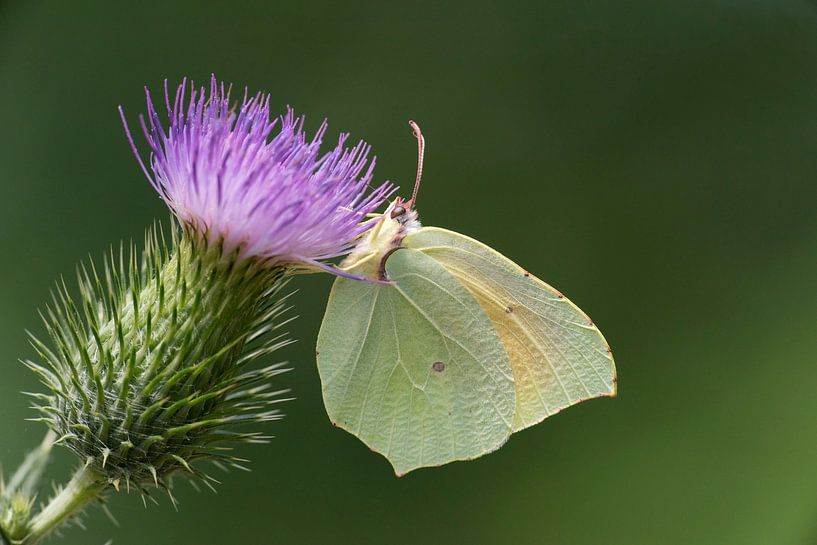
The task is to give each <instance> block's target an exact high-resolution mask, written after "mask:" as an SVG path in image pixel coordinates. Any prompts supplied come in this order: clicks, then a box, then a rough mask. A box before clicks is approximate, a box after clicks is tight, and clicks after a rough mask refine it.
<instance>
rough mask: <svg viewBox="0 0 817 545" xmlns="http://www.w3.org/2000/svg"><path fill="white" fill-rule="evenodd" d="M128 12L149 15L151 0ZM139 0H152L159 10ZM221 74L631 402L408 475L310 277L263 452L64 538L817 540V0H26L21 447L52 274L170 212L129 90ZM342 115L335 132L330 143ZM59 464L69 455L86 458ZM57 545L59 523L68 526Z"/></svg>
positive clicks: (0, 113) (15, 313)
mask: <svg viewBox="0 0 817 545" xmlns="http://www.w3.org/2000/svg"><path fill="white" fill-rule="evenodd" d="M131 4H133V5H131ZM137 4H138V5H137ZM210 72H215V73H216V74H217V75H218V76H219V77H220V78H223V79H225V80H227V81H232V82H234V83H236V84H237V85H238V86H240V87H243V86H244V85H246V86H249V87H250V89H251V90H259V89H261V90H268V91H270V92H271V93H272V97H273V102H274V103H275V104H276V105H277V106H278V107H279V109H283V108H284V106H285V105H287V104H291V105H293V106H294V107H296V108H297V110H298V111H299V112H302V113H305V114H306V115H307V117H308V120H309V125H310V127H311V128H313V129H314V128H315V127H316V126H317V124H318V123H319V121H320V120H321V119H322V118H323V117H324V116H326V117H328V118H329V119H330V129H331V130H332V131H338V130H347V131H351V132H352V134H353V136H354V137H363V138H365V139H367V140H368V141H369V142H370V143H371V144H372V145H373V146H374V148H375V150H376V152H377V154H378V168H377V171H376V172H377V176H378V179H380V180H383V179H386V178H388V179H392V180H395V181H397V182H399V183H401V184H402V185H403V187H404V188H405V191H407V190H408V187H407V186H408V185H410V184H411V182H412V181H413V175H414V165H415V143H414V140H413V138H412V137H411V133H410V131H409V129H408V127H407V126H406V120H408V119H409V118H413V119H416V120H417V121H419V122H420V124H421V125H422V127H423V129H424V132H425V134H426V139H427V141H428V151H427V170H426V178H425V182H426V183H425V185H424V187H423V190H422V192H421V194H420V199H419V204H420V210H421V215H422V219H423V220H424V221H425V223H426V224H428V225H440V226H445V227H448V228H451V229H455V230H458V231H461V232H464V233H467V234H469V235H471V236H474V237H476V238H478V239H480V240H483V241H485V242H486V243H488V244H490V245H491V246H494V247H496V248H498V249H500V250H501V251H503V252H504V253H505V254H506V255H508V256H509V257H511V258H513V259H515V260H516V261H518V262H519V263H520V264H522V265H523V266H525V267H526V268H528V269H529V270H531V271H533V272H535V273H536V274H537V275H539V276H541V277H542V278H543V279H545V280H546V281H548V282H550V283H551V284H553V285H554V286H556V287H558V288H559V289H560V290H562V291H564V292H565V293H567V294H568V295H569V296H570V297H571V298H572V299H573V300H574V301H575V302H576V303H578V304H579V305H580V306H581V307H582V308H583V309H584V310H586V311H587V312H588V313H589V314H590V315H591V316H592V317H593V318H594V320H595V321H596V323H597V324H599V326H600V328H601V329H602V330H603V331H604V333H605V335H606V337H607V339H608V340H609V341H610V343H611V345H612V347H613V352H614V355H615V356H616V361H617V364H618V369H619V397H618V398H617V399H615V400H609V399H603V400H595V401H591V402H588V403H585V404H582V405H579V406H577V407H575V408H572V409H570V410H568V411H566V412H564V413H562V414H559V415H558V416H556V417H554V418H552V419H549V420H547V421H545V423H543V424H542V425H539V426H537V427H535V428H532V429H530V430H528V431H525V432H524V433H521V434H519V435H515V436H514V437H513V438H512V439H511V441H510V442H509V443H508V444H507V445H506V446H505V447H504V448H502V449H501V450H500V451H498V452H496V453H494V454H491V455H490V456H487V457H484V458H482V459H479V460H476V461H473V462H469V463H456V464H452V465H450V466H447V467H443V468H439V469H427V470H421V471H418V472H416V473H413V474H410V475H408V476H407V477H404V478H401V479H397V478H395V477H394V475H393V474H392V473H391V470H390V468H389V466H388V464H387V463H386V461H385V460H384V459H382V458H380V457H379V456H378V455H376V454H373V453H371V452H370V451H369V450H368V449H367V448H366V447H365V446H363V445H362V444H361V443H359V442H358V441H357V440H356V439H355V438H353V437H352V436H351V435H348V434H346V433H345V432H343V431H341V430H339V429H334V428H333V427H332V426H331V425H330V424H329V421H328V419H327V417H326V414H325V412H324V409H323V404H322V400H321V395H320V383H319V380H318V374H317V370H316V367H315V362H314V355H313V354H314V353H313V347H314V343H315V338H316V335H317V331H318V327H319V324H320V320H321V317H322V313H323V308H324V304H325V301H326V297H327V295H328V292H329V287H330V285H331V281H332V280H331V278H329V277H328V276H316V277H308V278H299V279H298V281H297V287H298V288H299V290H300V291H299V293H298V295H297V296H296V304H297V312H298V313H299V314H300V318H299V319H298V320H297V322H296V323H295V324H294V325H293V327H292V331H293V334H294V336H295V337H296V338H297V339H298V340H299V342H298V344H297V345H295V346H293V347H290V348H288V349H287V350H286V353H285V354H282V355H281V357H283V358H286V359H288V360H290V361H291V362H292V366H293V368H294V371H293V372H292V373H290V374H288V375H285V376H284V377H283V378H281V384H282V385H285V386H287V387H291V388H292V389H293V390H294V393H295V395H296V396H297V400H296V401H294V402H291V403H289V404H288V405H287V407H286V412H287V414H288V416H287V418H286V420H284V421H282V422H280V423H275V424H274V425H272V426H270V427H269V428H268V430H267V431H270V432H271V433H274V434H275V435H276V436H277V438H276V439H275V440H274V441H273V443H272V444H271V445H269V446H261V447H247V448H242V450H241V454H242V455H246V456H247V457H250V458H252V460H253V463H252V467H253V472H252V473H249V474H245V473H240V472H238V473H232V474H229V475H225V476H224V477H223V479H222V480H223V483H224V484H223V485H222V486H220V487H219V489H218V494H216V495H214V494H211V493H196V492H195V491H194V490H192V489H191V488H189V487H188V486H187V485H186V484H184V483H180V486H179V490H178V493H177V495H178V497H179V499H180V500H181V508H180V511H179V512H178V513H176V512H174V511H173V509H172V507H171V505H170V502H169V501H166V500H163V501H162V505H160V506H158V507H157V506H149V507H148V508H147V509H145V508H143V506H142V502H141V501H140V499H139V497H138V495H135V494H131V495H130V496H128V495H126V494H118V495H115V496H113V497H112V502H111V503H112V505H111V508H112V511H113V512H114V513H115V514H116V515H117V517H118V519H119V521H120V524H121V527H119V528H116V527H114V526H113V524H112V523H111V522H110V521H108V520H107V519H106V517H105V516H104V514H103V513H102V512H101V511H100V510H99V509H97V508H93V509H91V510H90V512H89V516H88V517H87V520H86V522H87V526H88V531H87V532H83V531H81V530H79V529H76V528H72V529H68V530H66V531H65V532H64V539H63V540H62V541H60V543H66V544H78V545H79V544H82V545H88V544H91V545H94V544H98V545H102V544H103V543H104V542H105V541H106V540H107V539H108V538H109V537H112V538H114V543H115V544H123V545H126V544H137V543H153V544H156V545H164V544H192V543H275V544H314V543H321V544H330V543H331V544H336V543H337V544H383V543H394V544H414V543H452V544H454V543H469V544H489V543H490V544H497V543H549V544H550V543H552V544H561V545H584V544H586V545H597V544H600V543H605V544H614V545H619V544H621V545H637V544H647V545H655V544H656V543H667V544H718V545H723V544H767V543H769V544H779V545H785V544H809V543H817V425H816V424H817V335H815V324H816V323H817V7H815V4H814V3H813V2H804V1H786V0H766V1H763V0H753V1H750V0H743V1H729V0H721V1H715V0H712V1H707V2H704V1H684V2H680V1H677V0H674V1H661V0H617V1H612V0H611V1H583V0H569V1H568V0H565V1H549V2H527V3H515V2H484V1H470V2H463V3H459V4H446V5H444V4H443V3H438V2H433V3H417V4H413V3H407V2H404V3H384V2H370V3H358V2H342V3H341V2H315V1H313V2H286V3H283V2H281V3H276V2H262V1H259V2H243V1H234V2H229V3H226V2H223V3H222V2H209V3H194V2H138V3H136V2H133V3H124V2H123V3H120V4H119V5H112V3H107V2H81V1H75V2H70V3H69V2H58V1H52V2H35V1H32V2H22V1H18V2H10V1H7V0H4V1H2V4H0V184H1V185H0V187H2V193H0V195H2V197H0V248H2V252H1V253H0V255H1V256H2V257H1V258H0V259H1V260H2V261H0V264H2V266H0V300H1V301H2V305H1V306H0V460H2V462H3V464H4V466H5V467H6V468H11V467H12V466H14V465H16V464H17V463H18V462H19V461H20V459H21V457H22V456H23V454H24V452H25V451H26V449H27V448H29V447H30V446H33V445H34V444H35V443H36V442H37V441H39V439H40V437H41V435H42V433H43V429H42V428H41V426H40V425H38V424H32V423H26V422H24V419H25V418H27V417H31V416H33V413H32V411H30V410H29V409H28V408H27V405H28V401H27V399H26V398H25V397H24V396H23V395H21V394H20V392H21V391H30V390H36V389H38V385H37V384H36V381H35V380H34V377H33V375H32V374H31V373H29V372H28V371H27V370H26V369H24V368H23V366H22V365H20V364H19V363H17V358H19V357H30V356H31V355H32V350H31V349H30V348H28V347H27V344H26V341H25V335H24V330H25V329H31V330H33V331H35V332H42V328H41V326H40V325H39V322H38V318H37V314H36V309H37V308H38V307H39V306H41V305H42V304H44V303H45V302H46V299H47V295H48V291H49V289H50V287H51V286H52V285H53V282H54V281H55V280H56V279H57V278H58V277H59V276H60V275H63V274H64V275H66V276H68V277H70V276H71V275H72V274H73V268H74V265H75V264H76V263H77V262H79V261H80V260H82V259H84V258H86V257H87V256H88V255H89V254H90V255H93V256H99V255H100V254H101V253H102V252H104V251H105V250H106V248H108V245H109V244H111V243H116V242H118V241H119V240H120V239H122V238H126V239H127V238H131V237H135V238H137V239H138V238H140V237H141V234H142V232H143V229H144V228H145V227H146V226H147V225H148V224H149V223H150V222H151V221H152V220H153V219H154V218H157V217H158V218H165V217H166V212H165V210H164V208H163V206H162V204H161V202H160V201H159V199H158V198H157V197H156V195H155V194H154V193H153V192H152V190H151V189H150V188H149V186H148V184H147V182H146V181H145V179H144V178H143V177H142V175H141V173H140V171H139V169H138V167H137V164H136V162H135V160H134V158H133V157H132V155H131V153H130V150H129V148H128V146H127V144H126V141H125V138H124V136H123V132H122V129H121V126H120V122H119V119H118V116H117V113H116V106H117V105H118V104H122V105H123V106H124V107H125V109H126V111H127V112H128V114H129V116H130V117H131V118H135V116H136V115H137V114H138V113H139V112H141V111H143V109H144V105H143V98H142V86H143V84H148V85H150V86H151V87H152V88H154V89H158V88H159V86H160V85H161V82H162V80H163V78H169V79H170V80H171V82H176V81H178V80H179V79H180V78H181V77H182V76H185V75H187V76H192V77H193V78H195V79H197V80H200V81H203V80H204V79H205V78H206V77H207V76H208V75H209V74H210ZM332 134H334V132H333V133H332ZM60 454H61V455H60V457H59V460H58V463H56V464H55V465H54V466H53V473H52V474H53V475H54V478H55V479H57V480H61V479H63V478H64V477H66V476H67V475H68V472H69V470H70V465H71V464H72V463H73V462H72V460H71V459H70V456H68V455H67V454H66V453H60ZM53 542H55V543H56V542H58V541H57V540H53Z"/></svg>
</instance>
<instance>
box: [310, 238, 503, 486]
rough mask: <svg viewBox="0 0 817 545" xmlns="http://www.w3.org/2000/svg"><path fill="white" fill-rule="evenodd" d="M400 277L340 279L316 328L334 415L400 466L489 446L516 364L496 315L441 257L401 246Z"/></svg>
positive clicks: (499, 439)
mask: <svg viewBox="0 0 817 545" xmlns="http://www.w3.org/2000/svg"><path fill="white" fill-rule="evenodd" d="M386 271H387V273H388V275H389V278H390V279H392V280H393V281H395V284H394V285H378V284H371V283H365V282H360V281H355V280H349V279H344V278H339V279H337V280H336V281H335V284H334V286H333V288H332V293H331V295H330V299H329V304H328V306H327V310H326V315H325V316H324V321H323V324H322V326H321V332H320V334H319V336H318V369H319V372H320V375H321V382H322V383H323V396H324V403H325V405H326V409H327V412H328V413H329V417H330V418H331V419H332V421H333V422H334V423H335V424H337V425H338V426H340V427H342V428H344V429H346V430H347V431H349V432H351V433H352V434H354V435H356V436H357V437H358V438H360V439H361V440H362V441H363V442H364V443H366V444H367V445H368V446H369V447H370V448H372V449H373V450H375V451H376V452H379V453H381V454H383V455H384V456H386V458H388V460H389V461H390V462H391V463H392V465H393V466H394V468H395V471H396V472H397V473H398V474H403V473H406V472H408V471H411V470H412V469H416V468H418V467H425V466H434V465H440V464H445V463H447V462H451V461H454V460H465V459H470V458H475V457H477V456H480V455H483V454H486V453H488V452H491V451H493V450H495V449H497V448H498V447H500V446H501V445H502V444H503V443H504V442H505V441H506V439H507V438H508V435H509V434H510V432H511V429H512V426H513V418H514V414H515V397H516V394H515V389H514V385H513V372H512V370H511V367H510V362H509V359H508V355H507V353H506V351H505V348H504V346H503V343H502V341H501V340H500V337H499V335H498V334H497V331H496V330H495V328H494V326H493V324H492V323H491V320H490V319H489V318H488V316H487V315H486V314H485V312H484V311H483V308H482V307H481V306H480V304H479V303H478V302H477V300H476V299H475V298H474V296H473V295H472V293H471V292H469V290H467V289H465V287H463V285H462V284H461V283H460V282H459V281H458V280H457V279H456V278H455V277H454V276H453V275H452V274H451V273H450V272H448V271H446V269H445V267H443V266H442V265H441V263H439V262H437V261H436V260H435V259H432V258H431V257H429V256H428V255H425V254H424V253H422V252H419V251H415V250H411V249H401V250H398V251H397V252H395V253H393V254H392V255H391V256H390V257H389V259H388V260H387V262H386Z"/></svg>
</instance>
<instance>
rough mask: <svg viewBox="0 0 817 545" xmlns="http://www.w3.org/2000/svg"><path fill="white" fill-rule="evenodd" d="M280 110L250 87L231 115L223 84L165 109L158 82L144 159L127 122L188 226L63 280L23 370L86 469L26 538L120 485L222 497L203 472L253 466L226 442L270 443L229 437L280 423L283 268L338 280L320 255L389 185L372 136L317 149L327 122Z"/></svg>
mask: <svg viewBox="0 0 817 545" xmlns="http://www.w3.org/2000/svg"><path fill="white" fill-rule="evenodd" d="M269 103H270V99H269V96H268V95H262V94H257V95H255V96H252V97H248V96H247V95H246V94H245V96H244V98H243V100H242V102H241V104H240V105H238V106H236V107H232V106H231V104H230V91H229V90H226V91H225V87H224V85H223V84H219V83H218V82H217V81H216V80H215V78H213V79H212V80H211V82H210V90H209V95H208V94H206V93H205V91H204V89H199V90H198V91H197V90H195V89H192V90H191V91H190V93H189V97H188V95H187V83H186V82H183V83H182V84H181V85H180V86H179V87H178V89H177V91H176V93H175V95H174V97H173V99H172V101H171V96H170V93H168V91H167V85H165V105H166V108H167V112H168V117H169V119H170V123H169V128H168V129H167V130H165V129H164V128H163V126H162V124H161V121H160V118H159V115H158V113H157V112H156V110H155V108H154V106H153V103H152V101H151V97H150V93H149V92H148V93H147V117H146V118H141V125H142V128H143V130H144V133H145V137H146V138H147V141H148V144H149V147H150V151H151V153H150V158H149V160H148V162H147V165H146V164H145V163H144V162H143V161H142V159H141V158H140V155H139V153H138V151H137V150H136V146H135V144H134V141H133V138H132V137H131V133H130V131H129V130H128V127H127V123H125V131H126V134H127V137H128V140H129V142H130V144H131V146H132V148H133V149H134V152H135V153H136V156H137V159H138V160H139V164H140V165H141V167H142V169H143V171H144V173H145V175H146V176H147V177H148V179H149V180H150V182H151V184H152V185H153V187H154V188H155V189H156V190H157V191H158V192H159V194H160V196H161V197H162V199H164V201H165V202H166V203H167V205H168V206H169V208H170V209H171V210H172V212H173V213H174V215H175V216H176V218H177V219H178V221H179V224H180V225H178V226H177V225H176V224H175V223H174V226H173V228H172V236H171V241H170V243H169V244H168V243H167V242H166V241H165V237H164V236H163V235H162V234H161V233H160V231H159V230H157V229H156V228H154V229H152V230H149V231H148V233H147V235H146V237H145V246H144V250H143V251H142V252H141V255H140V253H139V252H137V251H136V249H135V247H133V246H131V247H130V249H129V250H127V251H126V250H125V249H121V250H120V252H119V254H118V255H117V254H115V253H114V252H112V253H111V256H110V258H109V259H107V260H106V262H105V267H104V269H103V270H102V271H101V272H100V271H98V270H97V269H96V268H95V267H94V265H93V264H90V265H88V266H82V267H80V269H79V273H78V284H79V297H77V298H74V297H72V296H71V294H70V290H69V289H68V288H67V287H66V285H65V283H61V284H60V285H59V286H58V289H57V291H56V293H55V294H54V297H53V303H52V304H51V305H50V306H49V307H48V308H47V309H46V311H45V313H44V321H45V324H46V327H47V329H48V333H49V336H50V340H51V342H50V343H45V342H43V341H41V340H39V339H37V338H36V337H33V336H32V344H33V346H34V347H35V349H36V351H37V353H38V355H39V361H27V362H26V364H27V365H28V366H29V367H30V368H31V369H32V370H34V372H35V373H37V374H38V375H39V377H40V379H41V381H42V382H43V383H44V384H45V385H46V386H47V388H48V390H49V392H48V393H46V394H34V396H35V398H36V400H37V409H38V410H39V411H40V412H41V413H42V420H43V421H45V422H46V423H48V425H49V427H50V428H51V429H52V430H53V431H54V432H55V433H56V434H57V436H58V437H59V439H58V440H57V442H58V443H62V444H64V445H66V446H67V447H68V448H69V449H71V450H72V451H73V452H75V453H76V454H77V456H78V457H79V459H80V460H81V461H82V464H83V465H82V467H81V469H80V470H78V471H77V473H76V474H75V475H74V478H73V479H72V480H71V481H70V482H69V483H68V484H67V486H66V487H65V488H64V489H63V490H62V491H61V492H59V493H58V494H57V496H56V497H55V498H54V499H53V500H52V501H51V502H50V503H49V504H48V505H47V506H46V508H45V509H44V510H43V511H41V512H40V513H39V514H38V515H36V516H35V517H34V518H32V519H31V520H30V521H28V520H26V521H22V522H18V523H16V526H15V528H22V529H23V530H25V531H23V530H17V531H15V535H17V536H23V539H25V540H26V541H25V542H26V544H27V545H30V544H33V543H35V542H36V541H38V540H39V539H40V538H42V537H43V536H44V535H46V534H47V533H48V532H49V531H51V530H52V529H53V528H55V527H57V526H58V525H60V524H61V523H62V522H64V521H65V520H67V519H69V518H70V517H71V516H73V515H74V514H75V513H77V512H78V511H79V510H81V509H82V507H83V506H84V505H85V504H86V503H87V502H88V501H90V500H92V499H94V498H99V497H101V496H102V495H104V493H105V492H106V491H108V490H109V489H110V488H111V487H113V488H115V489H117V490H119V489H120V488H121V487H125V488H128V489H130V488H132V487H133V488H136V489H137V490H139V491H141V492H142V493H143V497H144V495H147V494H148V488H149V487H151V486H157V487H161V488H163V489H165V490H166V491H167V492H168V494H170V481H171V478H172V477H173V476H174V475H177V474H186V475H189V476H191V477H192V478H194V479H198V480H199V481H201V482H202V483H204V484H205V485H208V486H211V481H214V479H212V478H211V477H209V476H208V475H207V474H206V473H204V471H203V470H202V469H201V466H200V465H198V464H197V463H196V462H199V461H202V460H210V461H214V462H216V463H217V464H221V465H222V466H234V467H240V468H243V463H244V461H243V460H241V459H239V458H236V457H235V456H233V455H232V454H231V452H230V450H229V448H227V447H226V446H225V445H224V443H228V442H235V441H248V442H259V441H264V440H265V439H266V437H265V436H263V435H259V434H258V432H255V431H241V430H237V429H235V427H236V426H239V425H243V424H252V423H261V422H266V421H270V420H275V419H277V418H280V414H279V412H278V411H277V409H276V408H275V407H274V405H275V404H276V403H279V402H280V401H282V394H283V391H282V390H275V389H273V388H272V385H271V383H270V379H272V378H273V377H274V376H276V375H277V374H279V373H281V372H282V371H283V369H282V367H281V364H272V365H266V366H262V367H260V368H257V367H252V366H251V365H250V364H251V363H252V362H253V361H254V360H256V359H257V358H258V357H260V356H264V355H266V354H269V353H271V352H273V351H275V350H277V349H278V348H280V347H282V346H284V345H286V344H288V343H289V342H290V341H289V340H288V338H287V337H286V336H285V335H283V334H280V333H279V329H280V328H281V327H282V325H283V324H285V323H286V321H282V320H280V318H281V314H282V313H283V312H284V310H285V305H286V297H284V296H282V295H281V294H282V291H281V290H282V288H283V286H284V285H285V283H286V281H287V277H288V273H289V272H291V271H293V270H297V269H310V268H313V269H314V268H324V269H330V270H333V269H332V267H330V266H329V265H326V264H324V263H323V262H322V260H326V259H330V258H333V257H337V256H340V255H344V254H346V253H348V252H349V251H350V249H351V248H352V246H353V245H354V243H355V241H356V239H357V238H358V237H359V236H360V235H361V234H362V233H363V232H364V231H365V230H366V229H367V228H368V226H367V225H366V224H363V225H362V222H361V219H362V218H363V217H364V216H365V214H367V213H369V212H371V211H372V210H374V209H375V208H377V207H378V206H379V205H380V204H381V203H382V202H383V200H384V199H385V198H387V197H388V195H389V194H390V192H391V189H392V188H391V186H390V185H389V184H383V185H381V186H379V187H378V188H375V189H373V190H371V191H370V190H369V184H370V182H371V179H372V169H373V167H374V160H372V161H369V158H368V156H369V147H368V146H367V145H366V144H365V143H363V142H360V143H358V144H357V145H356V146H354V147H352V148H346V147H344V144H345V142H346V139H347V136H346V135H341V137H340V138H339V140H338V144H337V146H336V147H335V148H334V149H332V150H331V151H329V152H327V153H325V154H323V155H321V153H320V149H319V148H320V143H321V140H322V138H323V136H324V134H325V132H326V123H324V124H323V125H321V128H320V129H319V130H318V132H317V134H316V135H315V136H314V137H313V138H312V139H311V140H310V139H308V138H307V137H306V135H305V133H304V130H303V123H304V122H303V118H296V117H295V115H294V113H293V112H292V110H288V111H287V113H286V114H284V115H283V116H282V117H280V118H277V119H270V115H269ZM120 113H121V108H120ZM122 118H123V121H124V115H122ZM369 225H370V224H369ZM171 499H172V495H171ZM173 501H174V503H175V500H173ZM20 505H22V504H20ZM18 507H19V506H18ZM2 509H3V506H2V505H0V511H2ZM6 510H7V511H8V509H6ZM0 514H2V513H0ZM0 530H2V521H0Z"/></svg>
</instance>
